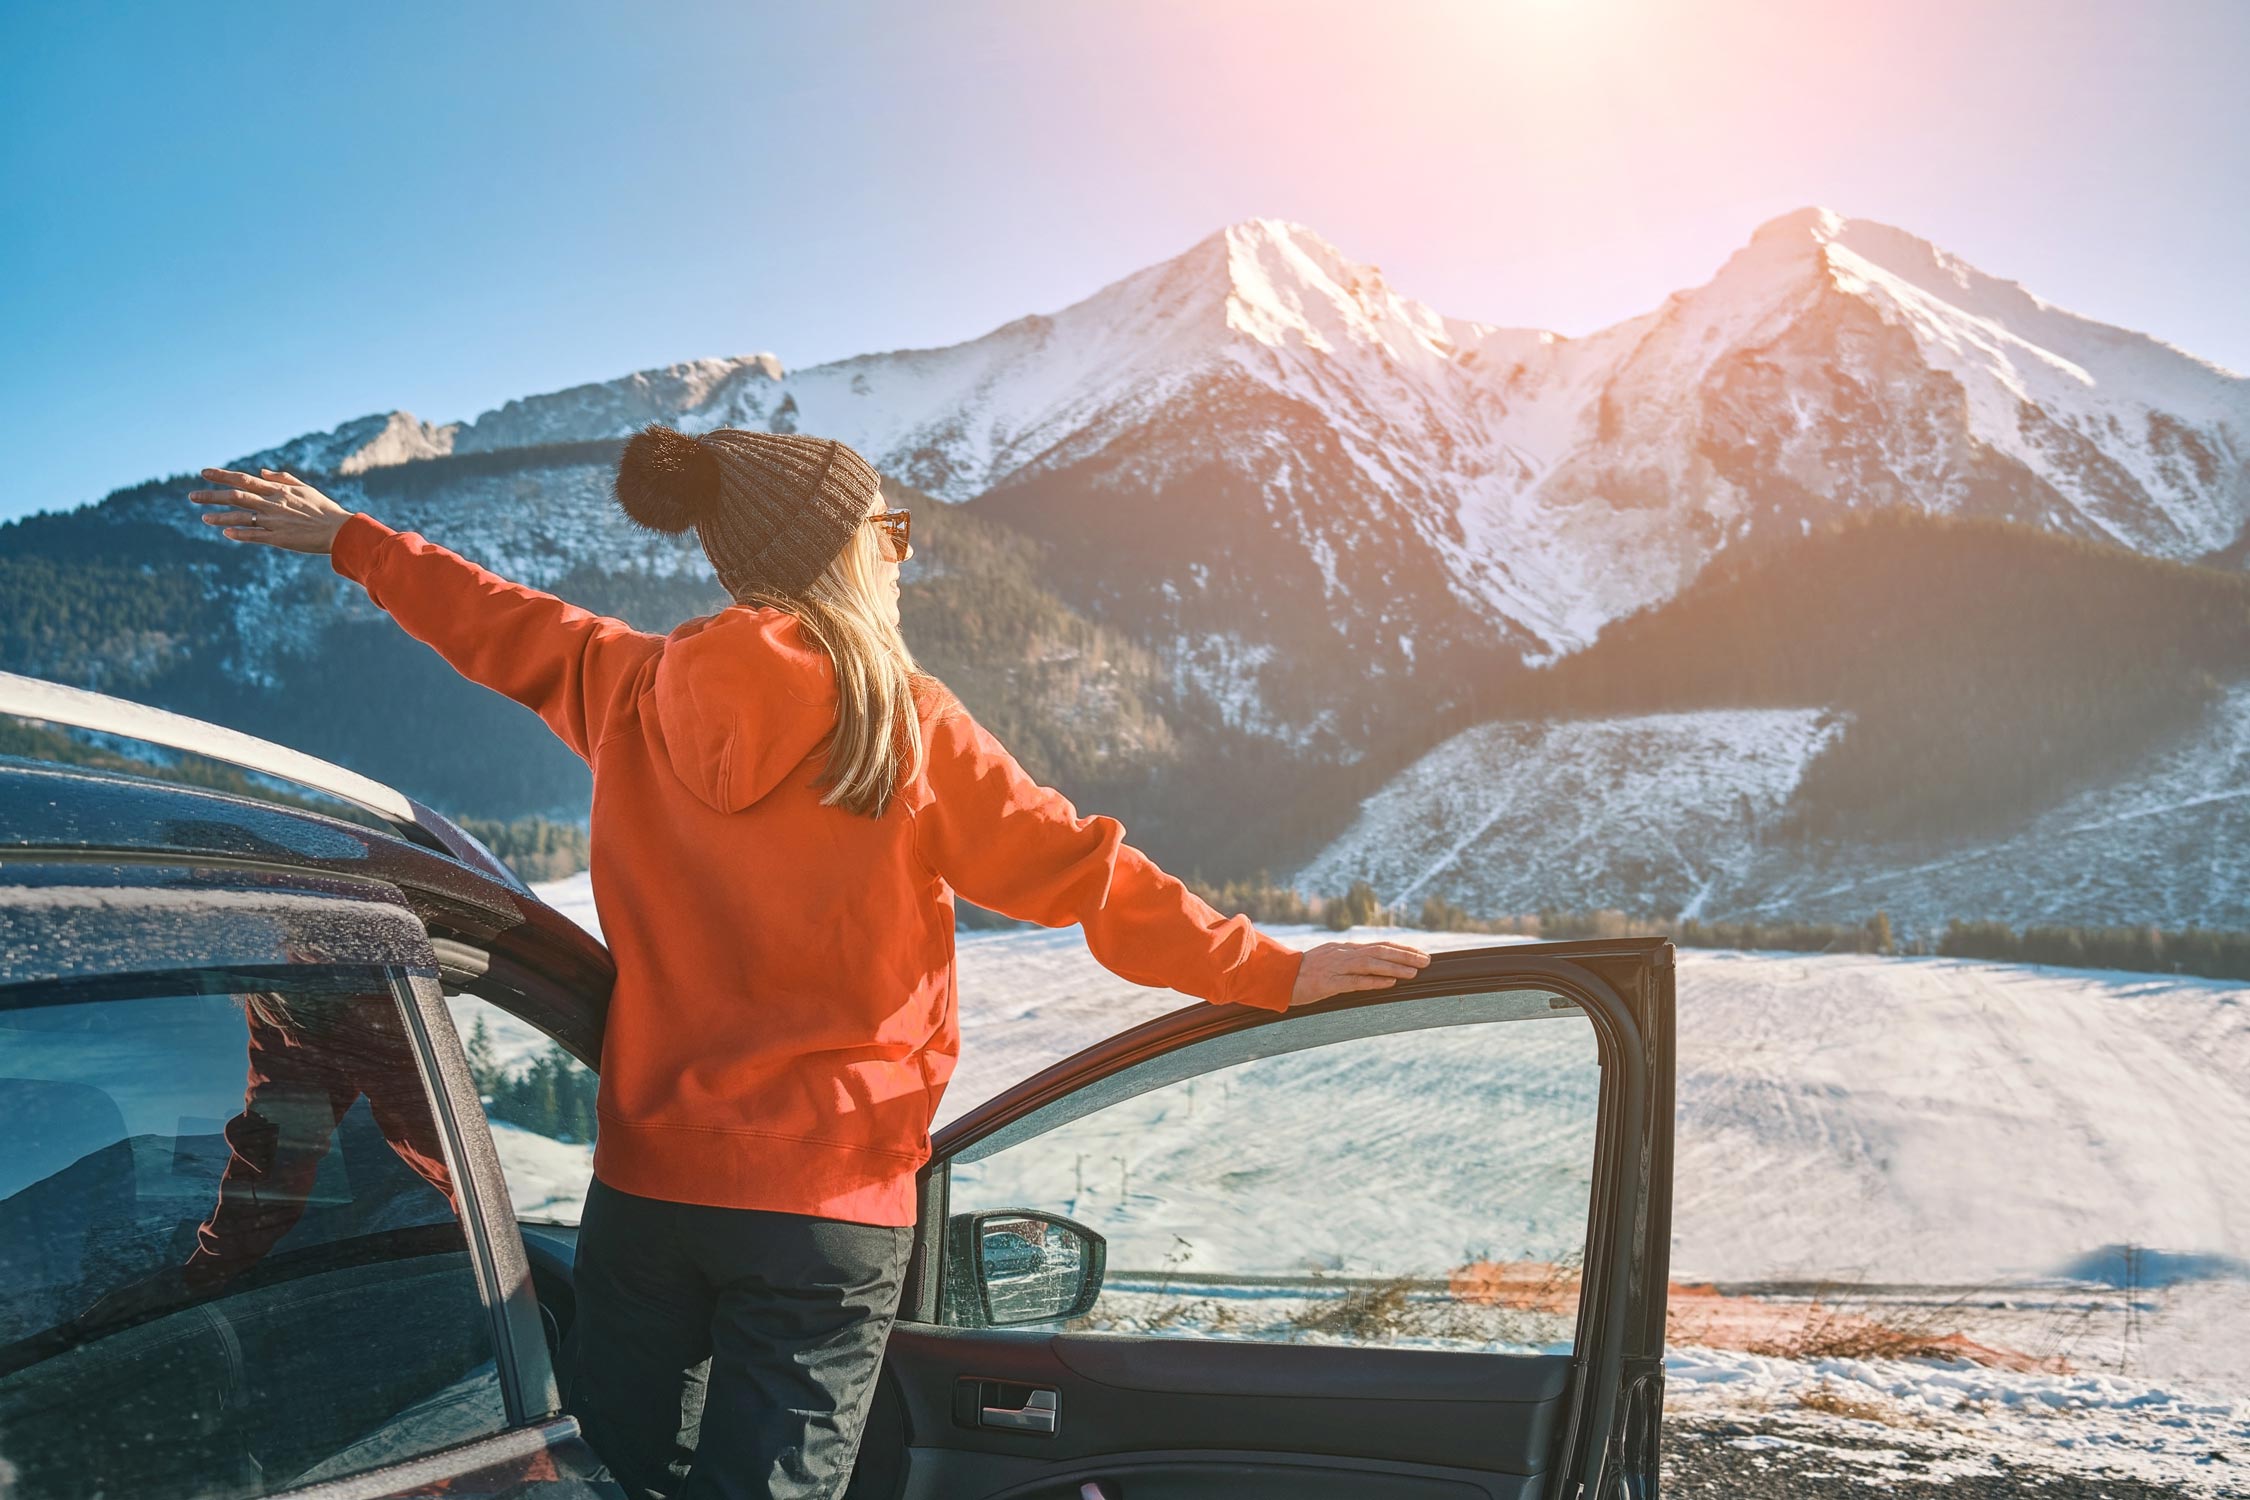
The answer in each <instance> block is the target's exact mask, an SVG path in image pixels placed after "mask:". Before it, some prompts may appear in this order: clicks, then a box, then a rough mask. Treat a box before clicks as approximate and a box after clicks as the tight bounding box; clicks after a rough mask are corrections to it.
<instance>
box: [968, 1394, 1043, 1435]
mask: <svg viewBox="0 0 2250 1500" xmlns="http://www.w3.org/2000/svg"><path fill="white" fill-rule="evenodd" d="M1060 1402H1061V1397H1060V1396H1059V1395H1058V1394H1057V1393H1056V1392H1054V1391H1050V1390H1044V1389H1034V1390H1033V1391H1032V1392H1031V1394H1030V1395H1028V1396H1026V1397H1025V1398H1024V1403H1023V1405H1022V1406H1020V1407H1014V1406H987V1407H985V1408H984V1409H983V1410H982V1411H981V1412H979V1413H978V1416H979V1418H980V1419H981V1420H982V1422H983V1423H984V1425H985V1426H987V1427H1005V1428H1008V1429H1009V1430H1010V1431H1013V1432H1038V1433H1052V1432H1054V1430H1055V1428H1056V1426H1057V1425H1058V1424H1059V1422H1060V1420H1061V1412H1060V1411H1059V1410H1058V1407H1059V1405H1060Z"/></svg>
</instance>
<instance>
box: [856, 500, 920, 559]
mask: <svg viewBox="0 0 2250 1500" xmlns="http://www.w3.org/2000/svg"><path fill="white" fill-rule="evenodd" d="M867 524H868V525H870V526H880V527H882V528H883V558H884V560H885V561H886V562H904V561H906V553H907V550H908V546H909V544H910V543H911V541H912V539H913V535H914V517H913V514H912V513H911V512H909V511H903V510H886V511H883V512H881V513H880V514H878V515H872V516H869V517H868V518H867Z"/></svg>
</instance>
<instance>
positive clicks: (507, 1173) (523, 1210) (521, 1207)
mask: <svg viewBox="0 0 2250 1500" xmlns="http://www.w3.org/2000/svg"><path fill="white" fill-rule="evenodd" d="M445 1003H446V1008H447V1010H449V1011H450V1012H451V1013H452V1016H453V1023H454V1026H455V1028H456V1029H457V1030H458V1031H459V1032H460V1033H461V1050H462V1051H463V1052H464V1053H465V1054H466V1055H467V1057H468V1060H469V1073H470V1076H471V1077H472V1078H473V1079H475V1081H476V1086H477V1095H478V1097H479V1098H481V1099H482V1100H483V1101H484V1113H485V1119H486V1121H487V1122H488V1123H489V1124H490V1125H491V1127H492V1144H493V1148H494V1149H495V1150H496V1151H498V1153H499V1155H500V1171H501V1174H502V1175H503V1176H504V1177H505V1178H506V1179H507V1182H508V1197H509V1200H510V1202H511V1203H512V1204H513V1205H514V1208H515V1211H516V1222H518V1223H519V1224H564V1225H569V1224H576V1223H577V1222H578V1216H579V1213H580V1211H581V1210H583V1209H584V1207H585V1205H586V1188H587V1186H588V1185H589V1184H590V1183H591V1182H592V1181H593V1179H594V1135H595V1118H594V1096H595V1093H596V1089H597V1086H598V1079H597V1078H596V1076H595V1074H594V1071H593V1070H592V1069H591V1068H588V1067H587V1066H586V1065H585V1064H583V1063H581V1062H579V1061H578V1059H576V1058H574V1057H572V1056H571V1055H570V1054H569V1053H567V1052H565V1051H563V1049H562V1048H561V1047H559V1046H557V1045H556V1044H555V1042H554V1041H553V1039H552V1038H550V1037H548V1036H547V1035H546V1033H544V1032H542V1031H540V1030H539V1029H538V1028H537V1027H535V1026H533V1025H532V1024H531V1023H530V1022H529V1021H526V1020H523V1019H522V1018H520V1017H518V1016H513V1015H510V1014H509V1013H508V1012H507V1011H504V1010H502V1009H501V1008H500V1007H499V1006H497V1005H494V1004H493V1003H492V1002H491V1001H489V1000H486V999H483V998H482V997H480V996H477V995H474V994H469V993H467V992H448V993H447V995H446V997H445Z"/></svg>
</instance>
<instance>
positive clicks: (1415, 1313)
mask: <svg viewBox="0 0 2250 1500" xmlns="http://www.w3.org/2000/svg"><path fill="white" fill-rule="evenodd" d="M1428 1321H1429V1320H1428V1317H1427V1310H1426V1309H1425V1308H1424V1307H1423V1306H1421V1305H1420V1304H1418V1303H1416V1302H1415V1300H1414V1282H1413V1280H1412V1279H1411V1278H1409V1277H1405V1276H1399V1277H1394V1278H1392V1279H1391V1280H1389V1281H1384V1282H1378V1283H1377V1284H1375V1285H1373V1286H1363V1287H1353V1288H1352V1289H1351V1290H1350V1291H1348V1292H1346V1293H1344V1295H1343V1296H1341V1297H1332V1298H1324V1299H1323V1300H1321V1301H1319V1302H1316V1303H1314V1304H1313V1305H1312V1306H1311V1307H1308V1308H1305V1309H1304V1310H1303V1311H1301V1312H1296V1313H1292V1314H1290V1317H1289V1326H1290V1327H1292V1328H1295V1329H1298V1330H1300V1331H1302V1332H1305V1333H1325V1334H1328V1335H1330V1336H1331V1337H1334V1338H1344V1339H1353V1340H1357V1341H1359V1342H1362V1343H1372V1342H1374V1341H1376V1340H1379V1339H1389V1338H1398V1337H1401V1336H1402V1335H1403V1336H1412V1335H1417V1334H1423V1333H1426V1332H1427V1331H1428V1330H1427V1328H1426V1327H1425V1325H1426V1324H1427V1322H1428Z"/></svg>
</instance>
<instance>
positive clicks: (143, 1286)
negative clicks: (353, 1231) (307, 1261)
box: [86, 990, 459, 1325]
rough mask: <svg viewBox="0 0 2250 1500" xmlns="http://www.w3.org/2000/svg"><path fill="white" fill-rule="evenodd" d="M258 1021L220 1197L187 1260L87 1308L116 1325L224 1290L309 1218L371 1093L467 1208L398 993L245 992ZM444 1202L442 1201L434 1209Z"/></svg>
mask: <svg viewBox="0 0 2250 1500" xmlns="http://www.w3.org/2000/svg"><path fill="white" fill-rule="evenodd" d="M238 1003H239V1004H240V1005H241V1006H242V1011H243V1017H244V1020H245V1021H246V1022H247V1024H248V1030H249V1047H248V1051H249V1067H248V1076H247V1079H246V1081H245V1083H244V1085H243V1094H242V1111H241V1113H240V1114H237V1115H236V1116H235V1117H234V1118H233V1119H231V1120H229V1121H227V1123H226V1128H225V1139H226V1143H227V1164H226V1167H225V1170H224V1171H222V1172H221V1173H220V1176H219V1197H218V1202H217V1203H216V1204H214V1205H213V1206H212V1209H211V1212H210V1215H209V1216H208V1217H207V1218H205V1219H204V1221H203V1223H202V1224H201V1225H199V1226H198V1227H197V1229H196V1232H195V1249H194V1251H193V1253H191V1254H190V1255H189V1256H188V1258H187V1261H186V1263H185V1264H184V1265H180V1266H177V1267H174V1268H172V1269H170V1270H168V1271H165V1272H161V1273H159V1274H157V1275H156V1276H153V1277H150V1278H147V1279H146V1280H143V1281H138V1282H134V1283H132V1284H130V1285H127V1286H125V1287H123V1288H120V1289H119V1290H118V1291H116V1292H113V1293H111V1294H110V1295H108V1296H106V1297H104V1298H103V1299H102V1300H101V1301H99V1302H97V1303H95V1304H94V1305H93V1307H92V1308H90V1309H88V1311H87V1314H86V1317H87V1320H88V1321H89V1322H90V1323H93V1324H95V1325H102V1324H107V1323H110V1322H114V1321H118V1320H120V1319H127V1318H131V1317H134V1316H137V1315H141V1314H144V1313H148V1312H156V1311H161V1310H163V1309H166V1308H169V1307H174V1306H178V1305H179V1304H180V1303H182V1302H184V1301H188V1300H192V1299H193V1298H195V1297H198V1296H201V1295H205V1294H208V1293H210V1292H212V1291H215V1290H217V1289H218V1288H220V1287H221V1286H223V1285H225V1283H226V1282H228V1281H229V1280H231V1279H233V1278H234V1277H235V1276H238V1275H240V1274H241V1273H242V1272H243V1271H246V1270H248V1269H249V1268H250V1267H251V1266H253V1265H255V1264H257V1263H258V1262H259V1261H260V1260H262V1259H264V1258H265V1256H266V1254H267V1252H269V1251H270V1250H272V1249H273V1247H274V1246H275V1245H276V1244H278V1243H279V1242H280V1241H281V1239H282V1238H283V1237H284V1236H285V1235H287V1234H288V1233H289V1231H290V1230H291V1229H293V1228H295V1227H296V1225H297V1222H298V1221H299V1220H300V1219H302V1218H303V1217H304V1214H305V1208H306V1205H307V1204H308V1202H309V1201H310V1199H311V1197H312V1192H313V1185H314V1181H315V1179H316V1178H317V1177H318V1176H319V1174H320V1164H321V1161H322V1159H323V1158H325V1157H326V1156H327V1155H328V1152H329V1149H330V1147H331V1145H332V1143H333V1142H334V1141H335V1138H336V1127H337V1126H338V1125H339V1124H340V1123H341V1122H342V1120H343V1118H344V1116H345V1114H346V1113H347V1112H349V1111H350V1109H351V1107H352V1106H353V1104H355V1103H357V1102H358V1101H359V1100H360V1099H362V1098H364V1099H366V1101H367V1109H368V1113H369V1114H370V1115H371V1116H372V1117H373V1119H374V1121H375V1126H376V1128H377V1129H378V1130H380V1131H381V1132H382V1133H383V1139H384V1140H385V1141H387V1142H389V1144H390V1148H391V1150H392V1151H394V1152H396V1153H397V1155H398V1158H399V1160H400V1161H402V1162H404V1163H405V1164H406V1165H407V1166H408V1167H410V1168H412V1169H413V1171H414V1173H415V1175H416V1176H418V1177H420V1178H421V1179H422V1180H423V1181H424V1182H427V1183H428V1184H429V1185H430V1186H431V1187H434V1188H436V1189H437V1190H438V1192H439V1193H441V1194H443V1195H444V1197H445V1201H446V1203H447V1205H448V1206H449V1207H452V1208H453V1209H454V1210H455V1212H456V1213H458V1211H459V1204H458V1201H457V1200H456V1199H455V1197H454V1194H453V1179H452V1176H451V1174H450V1173H448V1172H447V1170H446V1165H445V1155H444V1148H443V1146H442V1145H441V1144H440V1143H439V1140H438V1132H437V1121H436V1117H435V1116H434V1115H433V1114H432V1112H431V1109H430V1102H429V1097H428V1095H427V1094H426V1093H425V1092H424V1089H423V1085H422V1078H421V1075H420V1073H419V1072H418V1071H417V1070H416V1068H415V1065H414V1056H413V1053H412V1052H411V1051H409V1050H408V1048H407V1043H406V1035H405V1032H404V1030H403V1029H402V1027H401V1025H400V1022H399V1016H398V1007H397V1004H396V1003H395V1002H394V1001H393V1000H392V999H391V997H390V996H389V995H385V994H373V995H354V996H345V995H333V996H319V997H303V996H290V995H284V994H281V993H278V992H275V991H270V990H269V991H262V992H258V993H253V994H246V995H242V996H240V997H238ZM434 1206H435V1205H433V1207H434Z"/></svg>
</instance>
